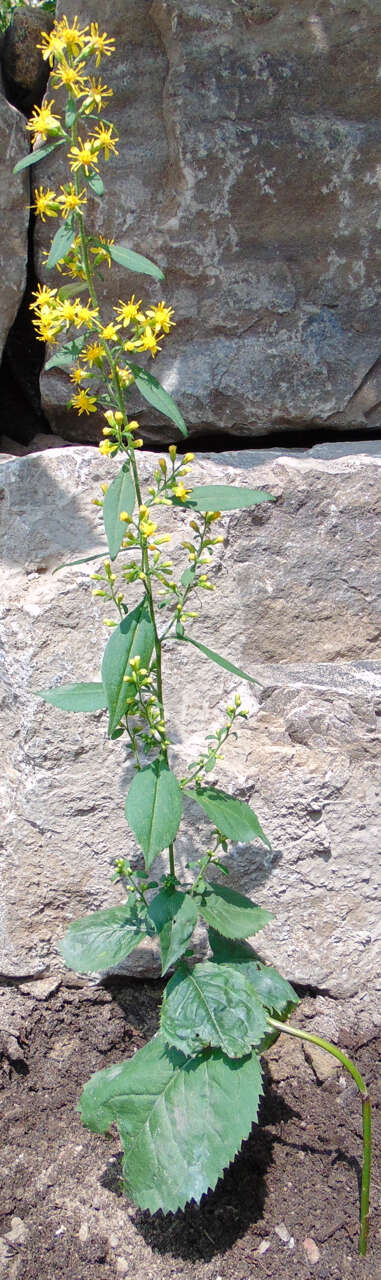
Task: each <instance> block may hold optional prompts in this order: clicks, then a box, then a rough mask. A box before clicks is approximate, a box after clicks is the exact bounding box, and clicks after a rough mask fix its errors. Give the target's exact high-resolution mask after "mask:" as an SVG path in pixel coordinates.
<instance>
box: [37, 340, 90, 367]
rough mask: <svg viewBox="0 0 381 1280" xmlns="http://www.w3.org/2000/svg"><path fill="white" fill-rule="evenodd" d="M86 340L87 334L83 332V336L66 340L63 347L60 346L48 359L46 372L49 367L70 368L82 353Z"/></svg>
mask: <svg viewBox="0 0 381 1280" xmlns="http://www.w3.org/2000/svg"><path fill="white" fill-rule="evenodd" d="M84 342H85V335H84V334H82V337H81V338H72V341H71V342H65V345H64V346H63V347H58V349H57V351H55V352H54V354H53V355H52V356H50V360H47V362H46V365H45V372H47V370H48V369H69V368H70V365H71V364H75V361H76V360H77V359H78V356H79V355H80V354H81V351H82V347H83V345H84Z"/></svg>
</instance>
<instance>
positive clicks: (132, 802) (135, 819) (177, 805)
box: [126, 760, 183, 870]
mask: <svg viewBox="0 0 381 1280" xmlns="http://www.w3.org/2000/svg"><path fill="white" fill-rule="evenodd" d="M182 809H183V797H182V791H181V787H179V784H178V782H177V778H175V775H174V773H172V770H171V769H169V768H168V765H167V764H166V763H165V761H164V760H155V761H154V763H153V764H149V765H147V768H146V769H140V771H139V772H138V773H136V774H135V777H134V778H133V781H132V782H131V786H130V789H129V791H128V792H127V796H126V818H127V822H129V824H130V827H131V828H132V830H133V832H134V833H135V835H136V839H137V840H138V841H139V844H140V845H141V847H142V849H143V853H144V860H145V864H146V867H147V870H148V869H149V867H150V866H151V862H153V860H154V858H156V854H157V853H161V851H162V849H166V848H167V847H168V845H170V844H172V840H174V839H175V835H176V834H177V831H178V828H179V824H180V819H181V814H182Z"/></svg>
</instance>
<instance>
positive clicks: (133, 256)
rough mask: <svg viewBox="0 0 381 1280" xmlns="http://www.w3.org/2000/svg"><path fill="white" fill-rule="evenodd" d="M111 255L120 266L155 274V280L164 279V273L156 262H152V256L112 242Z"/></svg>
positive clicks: (144, 273)
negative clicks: (146, 256) (147, 256)
mask: <svg viewBox="0 0 381 1280" xmlns="http://www.w3.org/2000/svg"><path fill="white" fill-rule="evenodd" d="M109 250H110V254H111V257H112V258H113V261H114V262H118V263H119V266H120V267H127V270H128V271H137V272H139V273H141V274H142V275H146V276H153V278H154V280H164V273H163V271H161V269H160V267H157V266H156V263H155V262H151V260H150V258H145V257H144V256H143V254H141V253H135V252H134V250H133V249H125V247H124V245H122V244H110V246H109Z"/></svg>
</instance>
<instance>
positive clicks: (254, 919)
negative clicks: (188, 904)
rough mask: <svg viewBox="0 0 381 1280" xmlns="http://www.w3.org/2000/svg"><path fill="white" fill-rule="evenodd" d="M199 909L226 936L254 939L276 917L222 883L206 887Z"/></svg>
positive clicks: (208, 921)
mask: <svg viewBox="0 0 381 1280" xmlns="http://www.w3.org/2000/svg"><path fill="white" fill-rule="evenodd" d="M199 912H200V915H202V916H203V918H204V920H206V921H207V923H208V924H210V925H211V926H212V928H213V929H217V931H218V933H222V934H223V936H224V937H225V938H252V937H253V936H254V934H255V933H259V930H260V929H264V927H265V925H266V924H268V922H269V920H272V919H273V914H272V912H271V911H266V909H265V907H257V906H256V904H255V903H254V902H251V899H250V898H246V896H245V894H243V893H237V892H236V890H235V889H229V888H228V887H227V885H223V884H214V885H213V886H212V887H211V888H209V885H208V887H207V888H206V889H204V892H203V894H202V897H201V898H200V900H199Z"/></svg>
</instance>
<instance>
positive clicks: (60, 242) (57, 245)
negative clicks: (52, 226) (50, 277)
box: [45, 219, 75, 271]
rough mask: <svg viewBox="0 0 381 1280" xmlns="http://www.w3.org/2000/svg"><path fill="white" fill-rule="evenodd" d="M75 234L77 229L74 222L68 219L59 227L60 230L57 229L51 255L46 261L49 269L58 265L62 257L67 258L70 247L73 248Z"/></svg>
mask: <svg viewBox="0 0 381 1280" xmlns="http://www.w3.org/2000/svg"><path fill="white" fill-rule="evenodd" d="M74 236H75V230H74V227H73V224H72V223H71V222H69V219H68V220H67V222H63V223H62V226H61V227H59V228H58V231H56V234H55V236H54V237H53V240H52V243H51V246H50V252H49V256H48V258H47V260H46V263H45V266H46V267H47V268H48V271H51V269H52V267H56V266H57V262H60V261H61V258H65V256H66V254H67V253H68V252H69V249H71V246H72V243H73V240H74Z"/></svg>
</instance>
